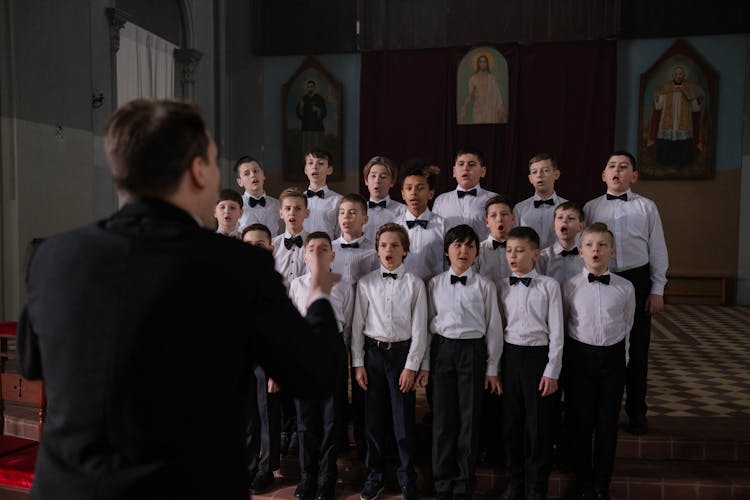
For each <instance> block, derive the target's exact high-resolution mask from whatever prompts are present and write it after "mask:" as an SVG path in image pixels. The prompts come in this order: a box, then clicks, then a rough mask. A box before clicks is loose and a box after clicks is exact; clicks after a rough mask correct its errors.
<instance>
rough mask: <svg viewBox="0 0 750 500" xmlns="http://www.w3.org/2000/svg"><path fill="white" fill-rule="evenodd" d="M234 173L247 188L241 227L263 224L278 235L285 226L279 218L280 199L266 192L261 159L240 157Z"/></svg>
mask: <svg viewBox="0 0 750 500" xmlns="http://www.w3.org/2000/svg"><path fill="white" fill-rule="evenodd" d="M234 175H235V177H236V178H237V179H236V180H237V185H238V186H240V187H241V188H243V189H244V190H245V192H244V193H243V195H242V205H241V206H242V217H240V222H239V227H240V229H244V228H245V227H247V226H249V225H250V224H263V225H264V226H266V227H267V228H268V230H269V231H271V237H274V236H276V235H278V234H279V233H280V232H281V230H282V228H283V227H284V226H283V224H282V223H281V219H279V208H280V206H279V200H277V199H276V198H274V197H272V196H268V195H267V194H266V191H265V183H266V174H265V173H264V172H263V167H262V166H261V164H260V161H259V160H256V159H255V158H253V157H252V156H241V157H239V158H238V159H237V161H236V162H235V163H234Z"/></svg>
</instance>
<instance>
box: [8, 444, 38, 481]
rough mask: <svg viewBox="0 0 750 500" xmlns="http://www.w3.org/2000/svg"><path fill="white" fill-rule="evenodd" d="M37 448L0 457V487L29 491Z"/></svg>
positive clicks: (25, 449) (32, 447)
mask: <svg viewBox="0 0 750 500" xmlns="http://www.w3.org/2000/svg"><path fill="white" fill-rule="evenodd" d="M38 451H39V446H31V447H29V448H24V449H23V450H20V451H17V452H15V453H12V454H10V455H6V456H4V457H0V485H2V486H10V487H13V488H18V489H22V490H30V489H31V482H32V480H33V479H34V467H35V466H36V456H37V452H38Z"/></svg>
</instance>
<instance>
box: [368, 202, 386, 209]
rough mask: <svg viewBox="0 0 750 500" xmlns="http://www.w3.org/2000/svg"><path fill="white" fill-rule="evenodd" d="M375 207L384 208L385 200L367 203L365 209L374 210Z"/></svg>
mask: <svg viewBox="0 0 750 500" xmlns="http://www.w3.org/2000/svg"><path fill="white" fill-rule="evenodd" d="M375 207H380V208H385V200H382V201H368V202H367V208H375Z"/></svg>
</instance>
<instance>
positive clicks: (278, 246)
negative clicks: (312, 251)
mask: <svg viewBox="0 0 750 500" xmlns="http://www.w3.org/2000/svg"><path fill="white" fill-rule="evenodd" d="M299 236H300V238H302V246H301V247H297V246H296V245H293V246H292V248H289V249H287V248H286V245H284V239H285V238H291V237H292V235H291V234H290V233H288V232H284V233H283V234H280V235H278V236H276V237H275V238H274V239H273V240H272V243H273V258H274V260H275V261H276V264H275V267H276V271H278V273H279V274H280V275H281V277H282V278H283V280H284V286H286V289H287V290H289V285H290V284H291V282H292V281H294V279H295V278H297V277H299V276H302V275H303V274H305V273H306V272H307V264H305V238H307V233H306V232H305V231H302V232H301V233H300V234H299Z"/></svg>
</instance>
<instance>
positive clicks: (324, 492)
mask: <svg viewBox="0 0 750 500" xmlns="http://www.w3.org/2000/svg"><path fill="white" fill-rule="evenodd" d="M335 492H336V483H326V484H323V485H321V486H318V494H317V495H316V496H315V500H333V499H334V496H335Z"/></svg>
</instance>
